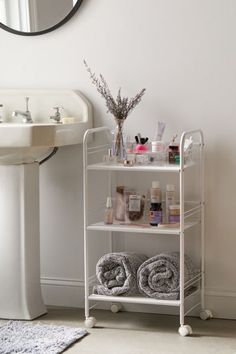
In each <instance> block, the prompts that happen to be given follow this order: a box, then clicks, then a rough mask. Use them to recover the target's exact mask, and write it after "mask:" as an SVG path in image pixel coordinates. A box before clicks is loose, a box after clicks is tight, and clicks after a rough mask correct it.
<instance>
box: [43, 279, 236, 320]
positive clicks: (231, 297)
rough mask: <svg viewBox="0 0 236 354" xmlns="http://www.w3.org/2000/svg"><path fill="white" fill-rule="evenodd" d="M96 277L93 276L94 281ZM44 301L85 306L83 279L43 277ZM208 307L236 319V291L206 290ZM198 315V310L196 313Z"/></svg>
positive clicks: (133, 307) (134, 308)
mask: <svg viewBox="0 0 236 354" xmlns="http://www.w3.org/2000/svg"><path fill="white" fill-rule="evenodd" d="M94 279H95V277H94V276H93V277H91V279H90V281H93V280H94ZM41 287H42V294H43V299H44V303H45V304H46V305H48V306H63V307H79V308H84V281H83V279H60V278H41ZM122 307H123V309H124V310H126V311H131V312H148V313H163V314H177V313H178V309H173V308H170V307H168V308H167V307H164V306H151V305H142V306H141V305H138V304H126V305H124V306H122ZM96 308H99V309H109V308H110V304H109V303H104V302H99V303H98V304H97V306H96ZM206 308H207V309H210V310H211V311H212V313H213V315H214V317H215V318H228V319H236V292H233V291H218V290H211V289H208V290H206ZM194 314H195V315H197V312H195V313H194Z"/></svg>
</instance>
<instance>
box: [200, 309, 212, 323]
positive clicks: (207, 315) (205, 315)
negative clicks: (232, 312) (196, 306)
mask: <svg viewBox="0 0 236 354" xmlns="http://www.w3.org/2000/svg"><path fill="white" fill-rule="evenodd" d="M200 318H201V319H202V320H203V321H205V320H208V319H210V318H213V315H212V312H211V311H210V310H202V311H201V312H200Z"/></svg>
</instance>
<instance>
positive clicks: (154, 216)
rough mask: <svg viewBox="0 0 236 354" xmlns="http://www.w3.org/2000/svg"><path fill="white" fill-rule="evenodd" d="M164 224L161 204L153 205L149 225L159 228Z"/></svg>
mask: <svg viewBox="0 0 236 354" xmlns="http://www.w3.org/2000/svg"><path fill="white" fill-rule="evenodd" d="M161 222H162V208H161V203H151V206H150V210H149V223H150V225H151V226H158V224H160V223H161Z"/></svg>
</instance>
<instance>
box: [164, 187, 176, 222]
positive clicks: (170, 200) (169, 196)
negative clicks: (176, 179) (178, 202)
mask: <svg viewBox="0 0 236 354" xmlns="http://www.w3.org/2000/svg"><path fill="white" fill-rule="evenodd" d="M174 204H175V186H174V184H167V185H166V222H167V223H169V206H170V205H174Z"/></svg>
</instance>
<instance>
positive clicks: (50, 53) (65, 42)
mask: <svg viewBox="0 0 236 354" xmlns="http://www.w3.org/2000/svg"><path fill="white" fill-rule="evenodd" d="M235 15H236V2H235V1H234V0H228V1H225V0H178V1H176V0H146V1H141V0H138V1H137V0H129V1H127V0H120V1H117V0H100V1H98V0H84V2H83V4H82V6H81V8H80V10H79V12H78V13H77V15H76V16H75V17H74V18H73V19H72V20H71V21H70V22H69V23H67V24H66V25H64V26H63V27H62V28H60V29H58V30H57V31H55V32H52V33H49V34H46V35H43V36H39V37H31V38H29V37H21V36H15V35H12V34H10V33H8V32H5V31H3V30H1V31H0V43H1V48H2V50H1V56H0V79H1V86H2V88H21V87H24V88H27V87H29V88H30V87H35V88H53V87H55V88H72V89H73V88H74V89H80V90H81V91H82V92H84V94H86V95H87V97H88V98H89V99H90V100H91V101H92V102H93V105H94V114H95V125H96V126H98V125H101V124H108V125H109V126H112V124H113V120H112V118H111V117H110V116H109V115H108V114H106V109H105V105H104V102H103V101H102V98H100V97H99V95H98V94H97V92H96V91H95V88H94V87H92V85H91V83H90V81H89V79H88V76H87V73H86V71H85V69H84V66H83V63H82V60H83V59H84V58H86V60H87V61H88V63H89V64H90V65H91V66H92V68H93V69H94V70H95V71H97V72H98V73H99V72H101V73H103V75H104V76H105V78H106V79H107V81H108V82H109V84H110V86H111V89H114V91H115V90H117V89H118V88H119V87H122V89H123V92H124V93H125V94H127V95H134V94H135V93H136V91H137V90H139V89H141V88H142V87H146V88H147V93H146V94H145V97H144V99H143V101H142V104H140V106H139V107H138V108H137V109H136V110H135V111H134V112H133V113H132V115H131V116H130V117H129V118H128V120H127V124H126V131H127V132H128V133H130V134H134V133H137V132H138V131H140V132H142V133H143V134H144V135H145V136H146V135H147V136H151V135H152V132H153V129H155V127H156V122H157V120H158V119H161V120H165V121H167V123H168V127H169V128H168V131H167V134H168V135H170V134H171V133H172V132H175V131H179V132H180V131H181V130H183V129H189V128H196V127H201V128H202V129H203V131H204V133H205V137H206V177H207V181H206V192H207V195H206V197H207V212H206V221H207V225H206V231H207V241H206V256H207V283H206V285H207V294H208V302H209V307H211V308H213V310H214V311H215V313H216V315H217V316H221V317H234V318H236V306H235V305H236V281H235V268H236V265H235V249H236V238H235V214H234V213H235V208H236V202H235V201H236V198H235V196H234V193H235V190H234V189H235V188H234V185H235V177H236V163H235V157H234V155H235V150H234V149H235V148H236V146H235V145H236V143H235V129H236V120H235V116H236V100H235V95H236V65H235V63H236V41H235V32H236V22H235ZM81 168H82V165H81V147H80V146H74V147H68V148H64V149H61V151H60V152H59V153H58V155H56V156H55V158H54V159H52V160H51V161H50V162H48V163H47V165H46V164H45V166H43V167H42V171H41V202H42V204H41V231H42V277H43V278H44V280H43V283H44V284H45V285H44V292H45V297H46V301H47V302H48V303H52V302H54V303H64V304H65V303H67V304H68V302H70V303H71V305H73V304H74V303H75V302H76V301H77V300H76V299H75V297H74V295H75V294H77V292H78V293H79V287H80V285H82V278H83V270H82V200H81V198H82V184H81V183H82V182H81V178H82V177H81V175H82V170H81ZM78 216H79V217H78ZM47 284H49V285H47ZM58 285H61V287H60V286H58ZM55 289H57V290H56V294H57V295H56V297H55ZM65 293H66V294H67V298H64V297H63V296H64V295H63V294H65Z"/></svg>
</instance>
